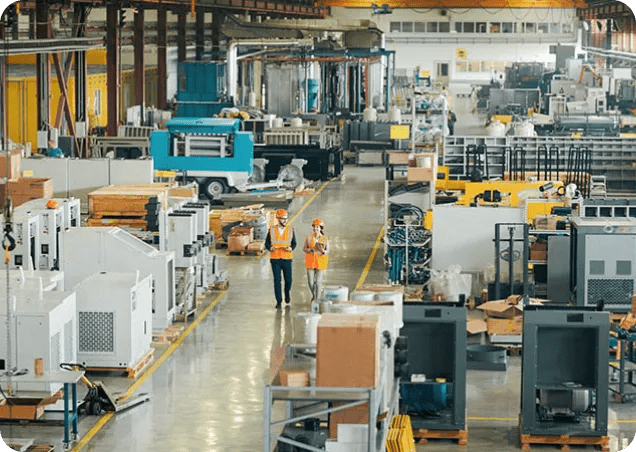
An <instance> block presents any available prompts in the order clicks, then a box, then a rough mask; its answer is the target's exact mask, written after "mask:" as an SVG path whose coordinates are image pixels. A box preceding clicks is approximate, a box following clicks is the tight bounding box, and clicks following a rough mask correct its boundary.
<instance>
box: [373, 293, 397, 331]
mask: <svg viewBox="0 0 636 452" xmlns="http://www.w3.org/2000/svg"><path fill="white" fill-rule="evenodd" d="M375 299H376V300H377V301H390V302H392V303H393V305H394V306H395V312H396V317H395V321H396V322H397V326H398V327H399V328H402V327H403V326H404V322H403V320H402V306H403V304H404V294H403V293H402V292H398V291H395V292H377V293H376V294H375Z"/></svg>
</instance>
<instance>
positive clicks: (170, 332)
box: [152, 325, 185, 344]
mask: <svg viewBox="0 0 636 452" xmlns="http://www.w3.org/2000/svg"><path fill="white" fill-rule="evenodd" d="M184 328H185V327H183V326H176V325H171V326H169V327H168V328H166V330H165V331H164V332H163V333H153V334H152V342H153V343H154V344H172V343H173V342H174V341H176V340H177V338H178V337H179V336H180V335H181V333H182V332H183V329H184Z"/></svg>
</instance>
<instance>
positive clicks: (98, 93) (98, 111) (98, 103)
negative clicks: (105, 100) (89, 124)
mask: <svg viewBox="0 0 636 452" xmlns="http://www.w3.org/2000/svg"><path fill="white" fill-rule="evenodd" d="M101 115H102V90H101V89H96V90H95V116H101Z"/></svg>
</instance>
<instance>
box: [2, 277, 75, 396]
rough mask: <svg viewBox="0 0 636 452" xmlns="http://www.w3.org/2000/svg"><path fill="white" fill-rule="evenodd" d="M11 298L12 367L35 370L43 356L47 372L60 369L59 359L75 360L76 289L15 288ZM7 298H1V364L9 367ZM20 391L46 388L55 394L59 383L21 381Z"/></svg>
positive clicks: (31, 371)
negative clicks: (35, 363)
mask: <svg viewBox="0 0 636 452" xmlns="http://www.w3.org/2000/svg"><path fill="white" fill-rule="evenodd" d="M13 293H14V296H12V297H11V298H10V299H11V300H12V303H13V307H12V312H13V321H12V322H11V367H13V368H17V369H28V371H29V373H30V374H33V371H34V362H35V359H36V358H42V360H43V363H44V372H45V373H49V372H57V371H59V370H60V363H63V362H76V359H77V355H76V346H75V340H76V337H77V326H76V320H75V316H76V311H75V310H76V300H75V292H65V291H49V292H41V291H39V290H26V289H23V290H15V291H13ZM6 354H7V299H6V297H1V300H0V368H1V369H2V370H6V369H5V367H6V365H7V364H6V360H7V356H6ZM14 387H15V389H17V390H18V391H46V392H50V393H51V394H53V393H54V392H56V391H58V390H59V389H60V387H61V385H60V384H59V383H19V384H15V385H14Z"/></svg>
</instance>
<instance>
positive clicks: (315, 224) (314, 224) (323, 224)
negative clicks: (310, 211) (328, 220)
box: [311, 218, 325, 227]
mask: <svg viewBox="0 0 636 452" xmlns="http://www.w3.org/2000/svg"><path fill="white" fill-rule="evenodd" d="M311 225H312V226H321V227H324V226H325V222H324V221H322V220H321V219H320V218H316V219H315V220H314V221H312V222H311Z"/></svg>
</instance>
